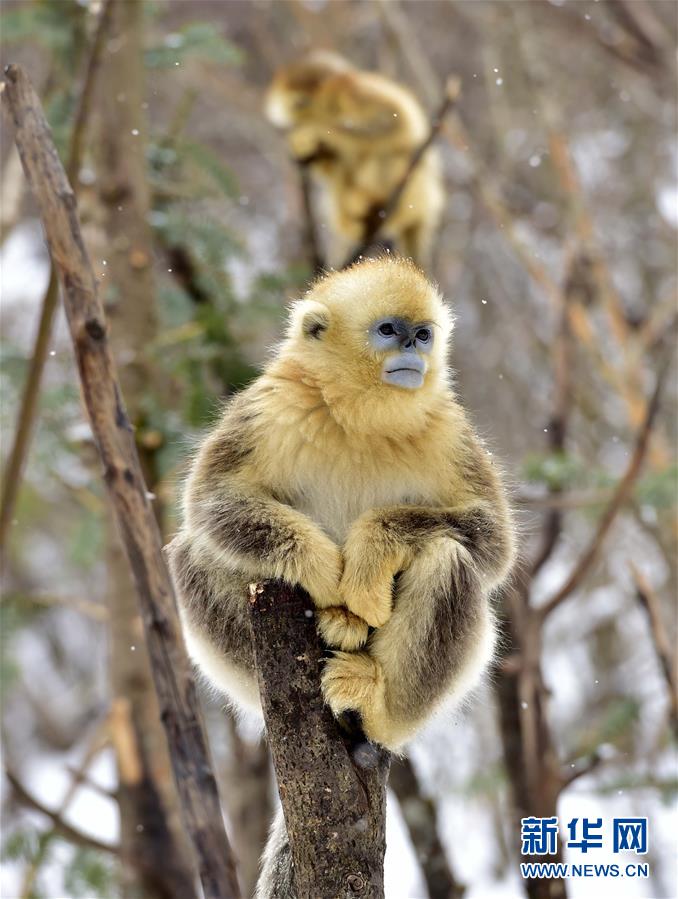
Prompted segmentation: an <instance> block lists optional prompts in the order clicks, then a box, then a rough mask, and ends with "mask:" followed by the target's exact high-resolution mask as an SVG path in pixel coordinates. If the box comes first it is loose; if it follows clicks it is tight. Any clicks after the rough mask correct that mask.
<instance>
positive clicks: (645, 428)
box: [538, 358, 670, 618]
mask: <svg viewBox="0 0 678 899" xmlns="http://www.w3.org/2000/svg"><path fill="white" fill-rule="evenodd" d="M669 361H670V358H669V359H668V360H667V361H666V362H665V364H664V365H663V366H662V368H661V369H660V371H659V373H658V375H657V383H656V386H655V389H654V393H653V394H652V398H651V399H650V401H649V403H648V404H647V408H646V412H645V419H644V421H643V423H642V424H641V426H640V429H639V431H638V434H637V437H636V445H635V449H634V451H633V454H632V456H631V459H630V461H629V464H628V466H627V468H626V471H625V472H624V474H623V475H622V477H621V479H620V480H619V483H618V484H617V487H616V489H615V491H614V493H613V494H612V498H611V499H610V502H609V503H608V505H607V508H606V509H605V511H604V512H603V515H602V517H601V519H600V521H599V523H598V527H597V528H596V532H595V534H594V535H593V538H592V539H591V542H590V543H589V546H588V548H587V549H586V550H585V552H584V554H583V555H582V557H581V558H580V559H579V561H578V562H577V564H576V565H575V567H574V569H573V570H572V572H571V574H570V576H569V577H568V578H567V580H566V581H565V583H564V584H563V585H562V587H560V589H559V590H558V591H557V592H556V593H555V594H554V595H553V596H552V597H551V598H550V599H549V600H548V601H547V602H545V603H544V605H542V606H540V607H539V609H538V612H539V614H540V615H541V617H542V618H546V617H547V616H548V615H550V614H551V612H552V611H553V610H554V609H556V608H557V607H558V606H559V605H560V604H561V603H562V602H563V601H564V600H565V599H567V597H568V596H570V594H571V593H572V592H573V591H574V590H576V589H577V587H578V586H579V585H580V584H581V582H582V581H583V580H584V578H585V577H586V576H587V575H588V573H589V571H590V570H591V568H592V567H593V565H594V563H595V562H596V561H597V559H598V555H599V553H600V550H601V548H602V545H603V543H604V541H605V538H606V537H607V534H608V531H609V530H610V528H611V527H612V524H613V523H614V520H615V518H616V517H617V514H618V513H619V511H620V509H621V508H622V506H623V505H624V503H625V502H626V500H627V499H628V497H629V495H630V493H631V490H632V488H633V485H634V483H635V482H636V479H637V477H638V475H639V474H640V471H641V468H642V467H643V462H644V461H645V456H646V454H647V449H648V446H649V443H650V436H651V434H652V429H653V426H654V422H655V419H656V417H657V412H658V411H659V401H660V398H661V391H662V387H663V385H664V380H665V377H666V373H667V371H668V364H669Z"/></svg>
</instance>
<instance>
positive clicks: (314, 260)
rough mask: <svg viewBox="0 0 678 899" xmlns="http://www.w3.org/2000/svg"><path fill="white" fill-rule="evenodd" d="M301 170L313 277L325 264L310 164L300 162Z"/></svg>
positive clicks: (305, 232) (306, 239)
mask: <svg viewBox="0 0 678 899" xmlns="http://www.w3.org/2000/svg"><path fill="white" fill-rule="evenodd" d="M297 169H298V171H299V188H300V190H301V201H302V205H303V210H304V230H303V236H302V240H303V245H304V248H305V249H306V253H307V256H308V264H309V266H310V269H311V272H312V274H313V277H314V278H315V277H316V276H317V275H319V274H320V273H321V272H322V270H323V268H324V266H325V262H324V260H323V256H322V253H321V251H320V245H319V243H318V227H317V225H316V221H315V212H314V209H313V185H312V183H311V173H310V171H309V167H308V165H305V164H304V163H301V162H300V163H298V164H297Z"/></svg>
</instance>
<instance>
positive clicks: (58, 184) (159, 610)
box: [2, 65, 239, 899]
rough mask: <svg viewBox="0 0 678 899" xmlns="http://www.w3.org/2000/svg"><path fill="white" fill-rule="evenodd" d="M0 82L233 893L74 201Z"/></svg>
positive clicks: (23, 98) (217, 876)
mask: <svg viewBox="0 0 678 899" xmlns="http://www.w3.org/2000/svg"><path fill="white" fill-rule="evenodd" d="M5 77H6V80H5V82H4V84H3V87H2V100H3V103H4V105H5V107H6V109H7V110H8V112H9V113H10V115H11V117H12V120H13V121H14V125H15V127H16V135H15V139H16V143H17V147H18V149H19V153H20V155H21V160H22V163H23V167H24V171H25V173H26V177H27V179H28V182H29V185H30V186H31V189H32V191H33V194H34V196H35V199H36V201H37V204H38V207H39V210H40V215H41V218H42V221H43V225H44V227H45V232H46V236H47V243H48V245H49V248H50V253H51V256H52V261H53V263H54V265H55V266H56V268H57V271H58V273H59V279H60V281H61V284H62V286H63V295H64V305H65V307H66V314H67V319H68V325H69V328H70V332H71V337H72V340H73V347H74V351H75V356H76V360H77V364H78V370H79V373H80V380H81V385H82V393H83V399H84V402H85V405H86V408H87V412H88V416H89V421H90V425H91V427H92V432H93V434H94V437H95V440H96V444H97V447H98V450H99V455H100V457H101V460H102V463H103V467H104V478H105V482H106V486H107V488H108V492H109V496H110V499H111V502H112V505H113V509H114V512H115V515H116V519H117V523H118V527H119V529H120V534H121V537H122V542H123V545H124V548H125V552H126V554H127V558H128V561H129V564H130V569H131V571H132V574H133V578H134V583H135V586H136V590H137V596H138V599H139V604H140V607H141V610H142V613H143V618H144V624H145V627H146V639H147V642H148V648H149V652H150V655H151V661H152V668H153V676H154V679H155V686H156V690H157V691H158V698H159V701H160V708H161V718H162V721H163V724H164V726H165V730H166V734H167V738H168V743H169V748H170V755H171V759H172V766H173V769H174V776H175V779H176V782H177V787H178V790H179V795H180V797H181V800H182V811H183V815H184V821H185V824H186V828H187V831H188V833H189V834H190V836H191V838H192V840H193V843H194V846H195V849H196V855H197V858H198V861H199V867H200V877H201V880H202V884H203V889H204V893H205V897H206V899H230V897H238V896H239V891H238V884H237V879H236V874H235V864H234V861H233V857H232V853H231V850H230V847H229V845H228V841H227V839H226V833H225V831H224V825H223V819H222V814H221V808H220V805H219V799H218V795H217V789H216V783H215V780H214V775H213V774H212V771H211V768H210V764H209V758H208V753H207V745H206V741H205V736H204V731H203V727H202V723H201V721H200V718H199V712H198V701H197V695H196V690H195V683H194V681H193V677H192V674H191V669H190V665H189V661H188V656H187V655H186V650H185V647H184V643H183V639H182V636H181V629H180V625H179V619H178V615H177V609H176V600H175V598H174V591H173V587H172V582H171V579H170V576H169V572H168V570H167V566H166V564H165V561H164V559H163V556H162V550H161V546H160V536H159V533H158V527H157V524H156V521H155V517H154V514H153V510H152V508H151V505H150V503H149V500H148V496H147V491H146V485H145V483H144V479H143V475H142V472H141V467H140V464H139V456H138V454H137V450H136V446H135V442H134V435H133V432H132V428H131V426H130V423H129V419H128V417H127V413H126V411H125V408H124V405H123V401H122V396H121V393H120V387H119V384H118V380H117V375H116V371H115V366H114V362H113V359H112V356H111V351H110V347H109V344H108V339H107V334H106V320H105V317H104V311H103V307H102V304H101V299H100V297H99V294H98V290H97V283H96V279H95V277H94V272H93V270H92V265H91V262H90V259H89V257H88V255H87V252H86V250H85V247H84V244H83V240H82V234H81V231H80V224H79V222H78V218H77V214H76V208H75V197H74V195H73V191H72V190H71V187H70V185H69V183H68V180H67V178H66V173H65V172H64V169H63V166H62V165H61V162H60V160H59V157H58V155H57V152H56V149H55V147H54V143H53V140H52V136H51V132H50V130H49V126H48V125H47V122H46V121H45V117H44V114H43V112H42V108H41V106H40V101H39V100H38V98H37V96H36V94H35V92H34V91H33V88H32V87H31V84H30V81H29V79H28V77H27V76H26V74H25V73H24V72H23V70H22V69H21V68H20V67H19V66H15V65H10V66H8V67H7V68H6V70H5Z"/></svg>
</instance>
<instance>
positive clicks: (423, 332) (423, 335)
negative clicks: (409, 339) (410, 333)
mask: <svg viewBox="0 0 678 899" xmlns="http://www.w3.org/2000/svg"><path fill="white" fill-rule="evenodd" d="M414 337H415V340H418V341H419V342H420V343H428V342H429V340H430V339H431V332H430V331H429V329H428V328H419V330H418V331H417V333H416V334H415V335H414Z"/></svg>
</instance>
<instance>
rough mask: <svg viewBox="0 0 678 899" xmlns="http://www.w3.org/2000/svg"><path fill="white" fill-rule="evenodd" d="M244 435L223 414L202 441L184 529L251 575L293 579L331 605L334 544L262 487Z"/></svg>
mask: <svg viewBox="0 0 678 899" xmlns="http://www.w3.org/2000/svg"><path fill="white" fill-rule="evenodd" d="M251 443H252V441H251V439H249V440H248V436H247V434H243V433H242V429H241V428H239V427H237V425H236V426H235V427H234V428H233V429H230V428H228V421H226V427H224V428H222V429H221V431H220V432H218V433H216V434H214V435H212V437H210V438H209V439H208V441H206V443H205V444H204V445H203V447H202V449H201V452H200V455H199V457H198V459H197V460H196V465H195V468H194V472H193V474H192V475H191V478H190V479H189V485H188V492H187V503H186V518H187V530H188V531H189V533H191V534H192V535H194V540H196V541H200V540H204V541H206V542H207V543H208V544H209V545H210V546H211V548H212V549H213V550H215V551H216V556H217V557H222V558H223V559H224V562H225V563H226V564H227V565H229V566H235V567H236V568H237V569H238V570H240V571H243V572H244V573H245V574H247V575H248V576H251V577H252V578H253V579H255V578H269V577H270V578H280V579H282V580H285V581H287V582H288V583H291V584H300V585H301V586H302V587H303V588H304V589H305V590H307V591H308V592H309V594H310V595H311V597H312V599H313V601H314V602H315V604H316V605H317V606H319V607H323V606H329V605H336V603H337V587H338V582H339V577H340V574H341V569H342V556H341V551H340V550H339V548H338V547H337V546H336V545H335V544H334V543H333V542H332V540H330V538H329V537H328V536H327V535H326V534H325V533H324V532H323V531H322V530H321V529H320V528H319V527H318V525H316V524H315V523H314V522H313V521H311V519H310V518H308V517H307V516H306V515H304V514H302V513H301V512H298V511H297V510H296V509H293V508H292V507H291V506H288V505H286V504H285V503H283V502H280V501H279V500H278V499H276V498H275V497H274V496H273V494H272V492H271V491H270V490H267V489H266V486H265V485H264V484H262V483H261V478H260V477H258V465H257V463H256V461H255V460H254V459H253V458H252V455H253V450H252V449H250V446H251Z"/></svg>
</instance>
